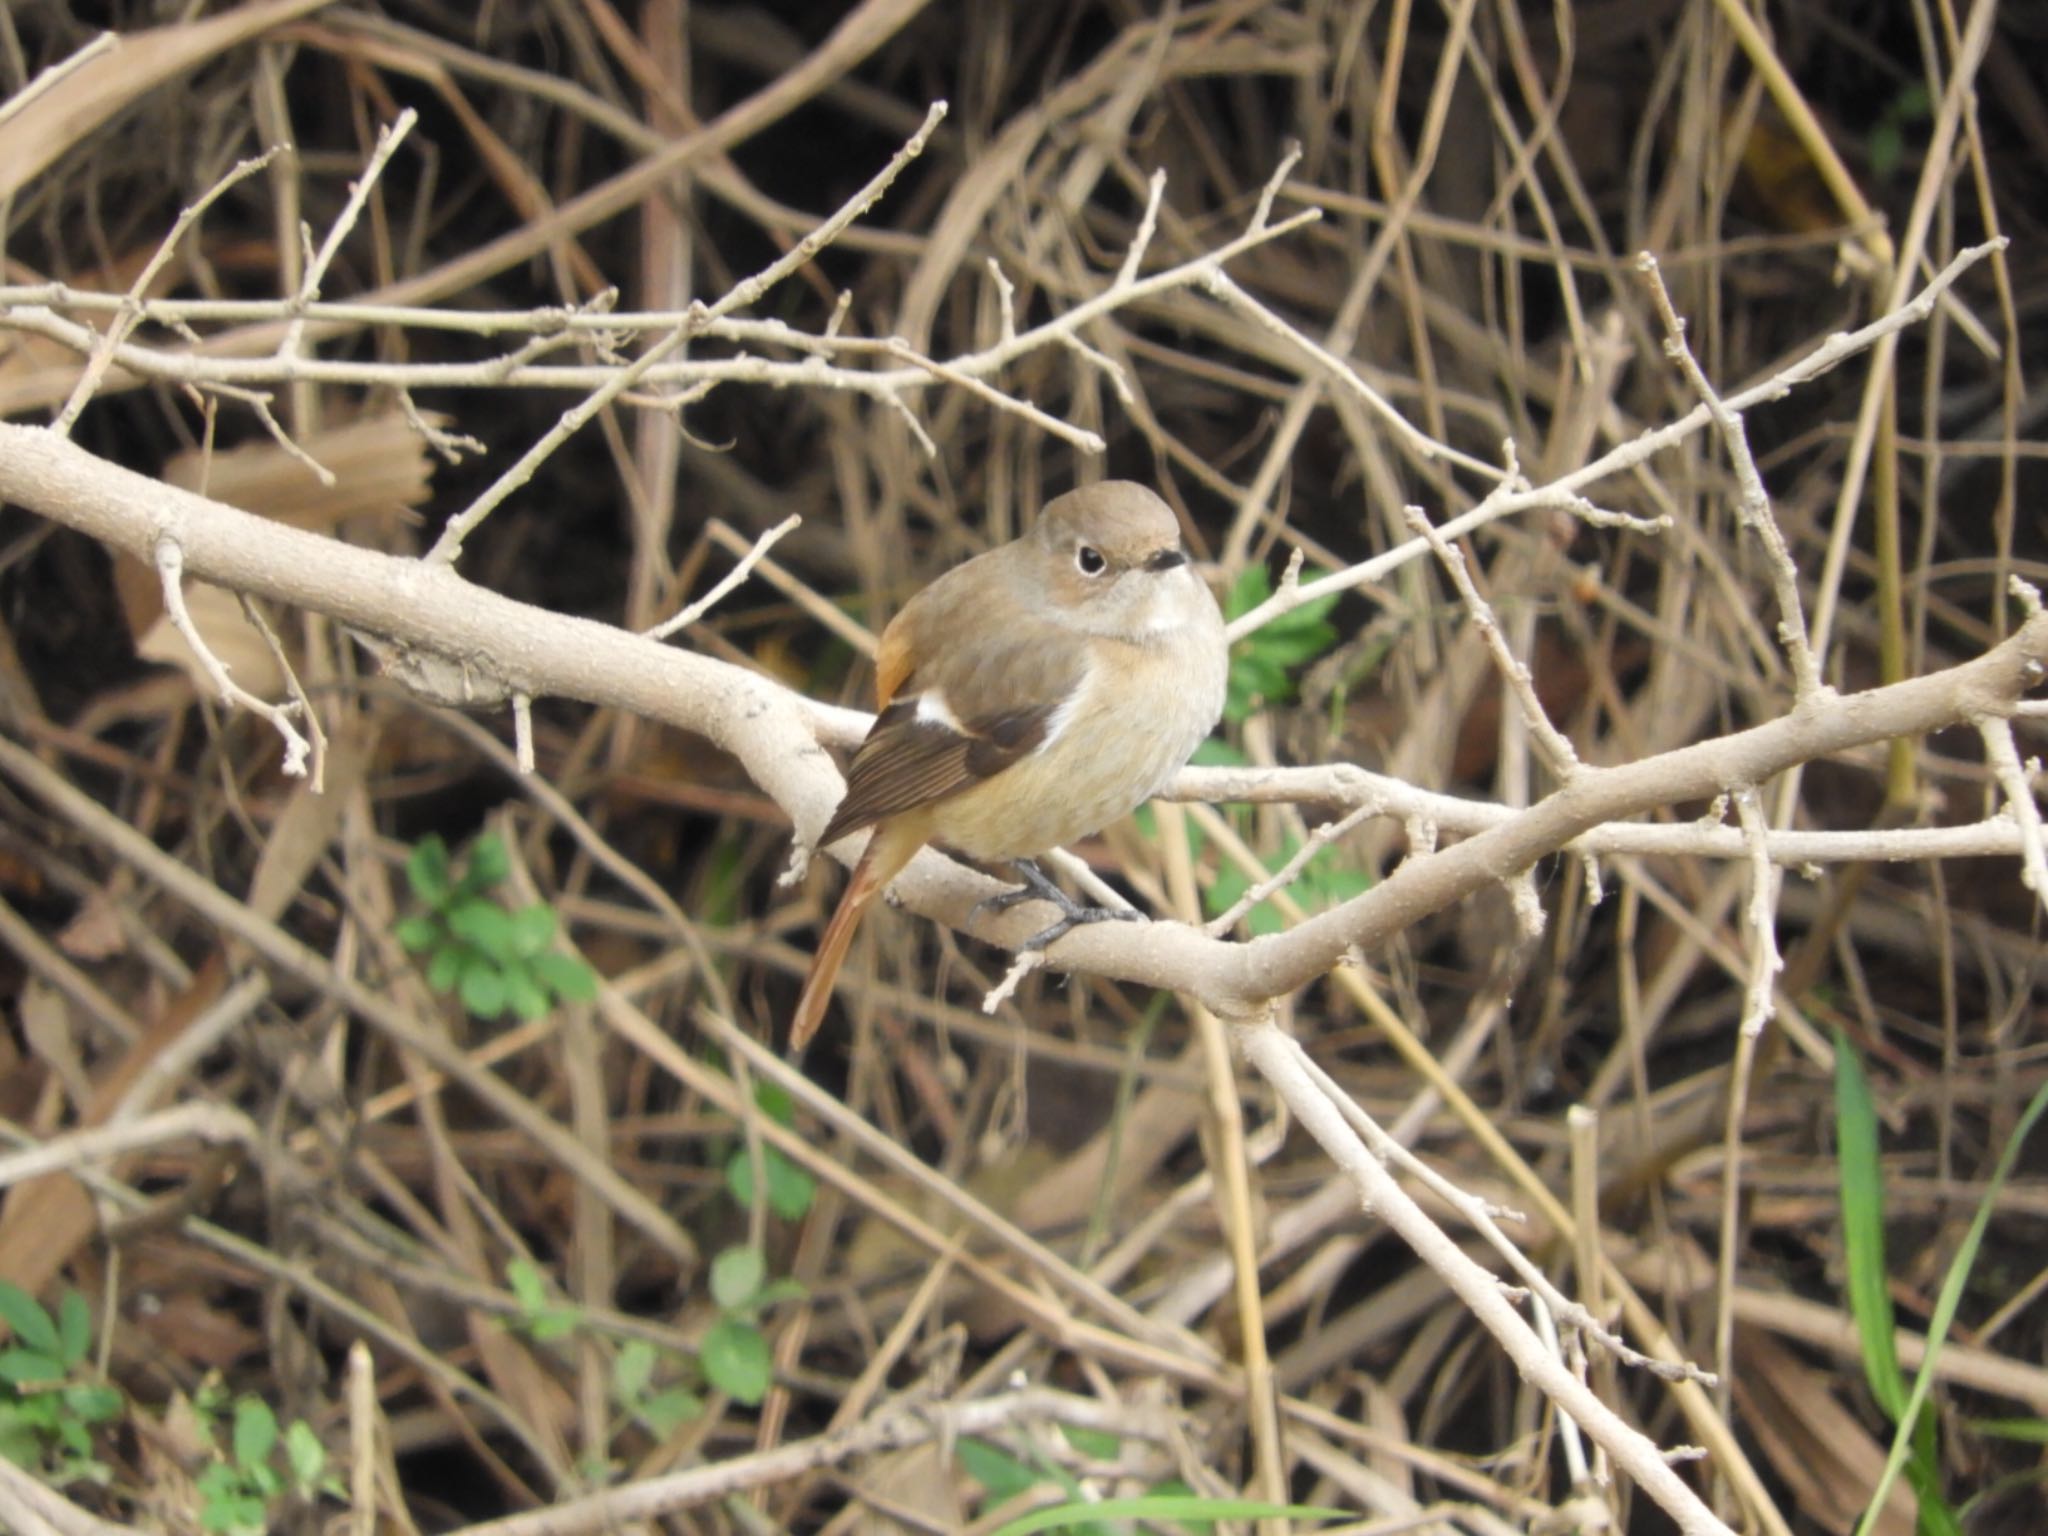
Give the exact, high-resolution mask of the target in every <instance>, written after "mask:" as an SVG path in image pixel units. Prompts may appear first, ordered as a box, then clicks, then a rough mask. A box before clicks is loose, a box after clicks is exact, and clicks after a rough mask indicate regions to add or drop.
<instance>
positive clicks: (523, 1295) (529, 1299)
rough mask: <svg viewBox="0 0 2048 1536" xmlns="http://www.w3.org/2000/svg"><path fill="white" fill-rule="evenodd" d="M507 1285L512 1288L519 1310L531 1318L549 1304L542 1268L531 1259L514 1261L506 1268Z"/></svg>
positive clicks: (513, 1297)
mask: <svg viewBox="0 0 2048 1536" xmlns="http://www.w3.org/2000/svg"><path fill="white" fill-rule="evenodd" d="M505 1283H506V1284H507V1285H509V1286H510V1287H511V1288H512V1299H513V1300H514V1301H516V1302H518V1303H519V1310H520V1311H522V1312H524V1313H525V1314H526V1315H527V1316H529V1317H531V1316H532V1315H533V1314H534V1313H536V1312H539V1311H540V1310H542V1309H543V1308H544V1307H546V1306H547V1304H548V1287H547V1282H546V1281H545V1280H543V1279H542V1278H541V1273H540V1267H539V1266H538V1265H537V1264H535V1263H534V1262H533V1261H532V1260H531V1259H514V1260H513V1261H512V1262H511V1263H509V1264H507V1265H506V1266H505Z"/></svg>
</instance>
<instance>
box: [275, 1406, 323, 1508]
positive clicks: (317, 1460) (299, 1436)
mask: <svg viewBox="0 0 2048 1536" xmlns="http://www.w3.org/2000/svg"><path fill="white" fill-rule="evenodd" d="M284 1459H285V1461H286V1463H287V1464H288V1465H289V1466H290V1467H291V1469H292V1481H293V1483H294V1484H296V1485H297V1486H298V1488H299V1489H300V1490H301V1491H305V1492H310V1491H311V1490H312V1489H313V1488H315V1487H316V1486H318V1484H319V1482H320V1478H321V1475H322V1474H323V1473H325V1472H326V1471H327V1447H326V1446H324V1445H322V1444H321V1443H320V1437H319V1436H318V1435H316V1434H314V1433H313V1426H312V1425H310V1424H308V1423H307V1422H306V1421H305V1420H304V1419H294V1420H292V1427H291V1428H290V1429H288V1430H286V1431H285V1432H284Z"/></svg>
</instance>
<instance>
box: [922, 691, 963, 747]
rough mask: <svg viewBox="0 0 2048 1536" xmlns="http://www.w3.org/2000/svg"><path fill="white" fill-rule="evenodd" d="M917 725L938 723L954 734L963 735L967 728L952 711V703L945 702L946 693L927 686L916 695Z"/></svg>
mask: <svg viewBox="0 0 2048 1536" xmlns="http://www.w3.org/2000/svg"><path fill="white" fill-rule="evenodd" d="M914 718H915V719H916V720H917V723H918V724H919V725H938V726H943V727H945V728H946V729H947V730H949V731H951V732H952V733H953V734H954V735H955V736H965V735H966V734H967V728H966V727H965V726H963V725H961V723H960V717H959V716H958V715H956V714H954V713H953V707H952V705H950V704H948V703H947V702H946V695H945V694H944V692H942V691H941V690H939V689H937V688H927V689H926V690H925V691H924V692H923V693H920V694H919V695H918V696H917V714H916V716H915V717H914Z"/></svg>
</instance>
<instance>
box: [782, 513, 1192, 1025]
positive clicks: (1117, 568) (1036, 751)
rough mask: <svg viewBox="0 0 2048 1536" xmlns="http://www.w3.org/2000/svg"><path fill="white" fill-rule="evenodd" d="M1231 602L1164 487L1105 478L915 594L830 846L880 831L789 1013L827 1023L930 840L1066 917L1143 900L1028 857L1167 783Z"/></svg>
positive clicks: (883, 666) (892, 636)
mask: <svg viewBox="0 0 2048 1536" xmlns="http://www.w3.org/2000/svg"><path fill="white" fill-rule="evenodd" d="M1229 656H1230V651H1229V642H1228V639H1227V638H1226V636H1225V634H1224V628H1223V615H1222V612H1221V611H1220V610H1219V609H1218V608H1217V606H1216V599H1215V596H1214V595H1213V594H1212V593H1211V592H1210V591H1209V588H1208V586H1207V585H1206V584H1205V583H1204V582H1203V580H1202V578H1201V576H1200V574H1199V573H1198V572H1197V571H1196V570H1195V568H1194V566H1193V565H1192V564H1191V563H1190V562H1189V559H1188V552H1187V549H1186V546H1185V545H1183V544H1182V542H1181V536H1180V522H1179V519H1177V518H1176V517H1175V516H1174V513H1173V510H1172V509H1171V508H1170V507H1168V506H1167V504H1166V503H1165V502H1164V501H1162V500H1161V499H1160V498H1159V497H1158V496H1157V495H1156V494H1155V493H1154V492H1153V491H1151V490H1150V489H1148V488H1147V487H1145V486H1143V485H1139V484H1137V483H1136V482H1134V481H1128V480H1109V481H1102V482H1099V483H1097V484H1094V485H1088V486H1083V487H1081V488H1080V489H1078V490H1073V491H1069V492H1067V493H1066V494H1065V495H1063V496H1058V497H1055V498H1054V499H1053V500H1052V501H1051V502H1049V503H1047V505H1046V507H1045V510H1044V512H1043V513H1041V514H1040V516H1039V518H1038V521H1037V522H1036V523H1035V524H1033V526H1032V527H1031V528H1030V529H1028V530H1027V531H1026V532H1024V533H1023V534H1021V535H1020V536H1019V537H1017V538H1016V539H1014V540H1012V541H1011V542H1010V543H1007V544H1004V545H1001V546H999V547H997V548H995V549H992V550H988V551H987V552H985V553H983V554H980V555H976V556H975V557H974V558H973V559H971V560H968V561H966V562H964V563H963V564H960V565H957V566H955V567H953V568H952V569H951V570H949V571H947V572H946V573H945V574H943V575H941V576H940V577H938V578H937V579H936V580H934V581H933V582H932V583H931V584H930V585H929V586H927V587H925V588H924V589H923V590H922V591H920V592H919V593H917V595H916V596H914V597H912V598H911V599H910V601H909V602H907V603H905V604H904V605H903V608H902V610H901V611H900V612H898V613H897V615H896V617H895V618H894V619H893V620H891V621H890V623H889V625H888V626H887V628H885V629H884V630H883V631H882V638H881V641H880V643H879V645H878V646H877V648H876V656H875V707H876V710H877V714H876V718H875V723H874V726H873V727H872V728H871V729H870V730H869V731H868V734H867V736H866V738H865V739H864V740H863V741H862V742H861V744H860V747H859V748H858V750H857V751H856V752H855V753H854V757H853V761H852V763H851V764H850V765H849V767H848V769H847V774H846V793H845V795H844V796H843V797H842V798H841V799H840V802H839V805H838V808H837V809H836V810H835V811H834V812H833V813H832V818H831V820H830V821H829V822H828V823H827V824H826V826H825V829H824V831H823V833H822V834H821V835H820V836H819V838H818V841H817V844H816V846H818V847H820V848H828V847H830V846H832V845H833V844H835V843H837V842H838V841H839V840H840V839H841V838H844V837H849V836H852V835H853V834H855V833H857V832H861V831H863V830H867V829H872V833H871V835H870V837H869V838H868V842H867V845H866V847H865V848H864V849H863V850H862V852H861V854H860V857H859V859H858V860H857V861H856V862H855V864H854V867H853V875H852V878H851V879H850V880H849V881H848V882H847V886H846V890H845V892H844V893H843V894H842V895H841V897H840V899H839V904H838V906H837V907H836V908H835V909H834V911H833V913H832V916H831V919H830V920H829V921H828V922H827V923H826V925H825V931H824V933H823V935H822V936H821V937H820V939H819V941H818V948H817V952H816V954H815V955H814V956H813V958H812V960H811V964H810V968H809V970H808V972H807V973H806V975H805V977H804V984H803V990H802V992H801V993H800V994H799V996H798V999H797V1005H796V1011H795V1014H794V1017H793V1020H792V1024H791V1028H790V1044H791V1047H792V1048H793V1049H797V1050H801V1049H802V1048H803V1047H804V1045H806V1044H807V1043H808V1042H809V1040H810V1039H811V1037H812V1036H813V1035H814V1034H815V1033H816V1032H817V1029H818V1025H819V1023H820V1022H821V1021H822V1020H823V1018H824V1015H825V1009H826V1005H827V1004H828V1003H829V1002H830V1001H831V997H832V989H833V984H834V982H835V980H836V978H837V977H838V974H839V968H840V965H841V964H842V963H843V962H844V960H845V958H846V951H847V946H848V945H849V944H851V943H852V941H853V935H854V932H855V930H856V929H857V928H858V927H859V925H860V920H861V918H862V916H863V915H864V914H865V913H866V912H867V910H868V908H869V907H871V906H872V905H873V904H874V901H875V898H876V897H878V896H879V895H881V893H882V892H883V890H884V889H885V888H886V887H887V886H888V884H889V882H890V881H891V880H893V879H894V878H895V877H896V875H897V873H898V872H899V871H901V870H902V868H903V867H904V866H905V865H906V864H908V863H909V862H910V860H911V859H912V858H913V857H914V856H915V855H916V853H917V851H918V850H919V849H920V848H922V847H924V846H925V845H926V844H928V843H929V844H934V845H936V846H937V847H939V848H941V849H943V850H945V851H947V852H950V853H953V854H956V855H958V856H960V857H962V858H964V859H965V860H966V861H967V862H969V863H971V864H974V865H976V866H977V867H982V868H984V869H987V868H990V867H992V866H1009V867H1010V868H1012V869H1013V870H1015V871H1016V873H1017V875H1018V877H1019V878H1020V879H1021V880H1022V881H1023V882H1024V883H1023V885H1022V886H1021V887H1019V888H1017V889H1014V890H1011V891H1008V892H1005V893H1004V894H1002V895H1000V896H997V897H994V898H992V899H991V900H990V901H989V902H987V903H984V905H989V906H993V907H996V908H999V909H1000V908H1003V907H1008V906H1012V905H1015V904H1017V903H1019V902H1022V901H1027V900H1032V899H1034V898H1042V899H1045V900H1048V901H1052V902H1053V903H1054V904H1055V905H1057V906H1059V907H1060V909H1061V911H1062V913H1063V915H1062V917H1061V919H1060V920H1059V921H1058V922H1055V923H1054V924H1052V925H1051V926H1050V927H1048V928H1046V929H1045V930H1043V931H1042V932H1040V933H1037V934H1034V935H1033V936H1032V937H1031V938H1030V939H1028V940H1026V941H1025V944H1024V945H1023V946H1022V947H1023V948H1025V949H1041V948H1044V947H1045V946H1046V945H1048V944H1050V943H1052V942H1053V940H1055V939H1057V938H1059V937H1060V936H1061V935H1062V934H1064V933H1066V932H1067V931H1068V930H1069V929H1071V928H1072V927H1074V926H1075V925H1076V924H1078V923H1084V922H1092V921H1095V920H1097V919H1098V918H1104V917H1128V916H1131V915H1133V914H1131V913H1128V912H1123V911H1119V910H1115V909H1109V908H1101V907H1083V906H1080V905H1078V904H1077V903H1075V902H1073V901H1072V900H1071V899H1070V898H1068V897H1067V896H1066V895H1065V893H1064V892H1062V891H1061V890H1060V889H1059V887H1058V886H1056V885H1054V884H1053V883H1052V882H1051V881H1050V880H1049V879H1048V878H1047V877H1046V876H1045V874H1044V873H1043V871H1042V870H1040V869H1039V868H1038V866H1037V865H1036V864H1035V863H1034V862H1032V861H1033V859H1034V858H1035V857H1036V856H1037V855H1040V854H1044V853H1046V852H1049V851H1050V850H1052V849H1054V848H1057V847H1059V846H1060V845H1061V844H1063V843H1068V842H1072V841H1073V840H1074V839H1076V838H1080V837H1085V836H1087V835H1088V834H1090V833H1093V832H1096V831H1099V830H1101V829H1102V828H1103V827H1105V826H1107V825H1109V824H1110V823H1111V822H1113V821H1115V820H1117V819H1118V818H1119V817H1121V816H1124V815H1126V814H1127V813H1129V812H1130V811H1132V810H1134V809H1136V808H1137V807H1138V806H1139V805H1141V804H1143V803H1144V802H1145V801H1146V800H1148V799H1150V798H1151V797H1152V796H1153V795H1154V794H1156V793H1157V792H1158V791H1159V790H1160V789H1162V788H1164V787H1165V785H1166V784H1167V782H1168V781H1169V780H1170V779H1172V777H1173V776H1174V774H1176V773H1177V772H1179V771H1180V769H1181V767H1182V766H1183V765H1184V764H1185V763H1186V762H1187V760H1188V758H1189V757H1190V756H1191V755H1192V754H1193V752H1194V750H1195V748H1196V747H1198V746H1200V745H1201V743H1202V741H1203V740H1204V739H1205V738H1206V737H1207V736H1208V735H1209V733H1210V732H1211V731H1212V730H1214V729H1215V727H1216V722H1217V720H1218V719H1220V718H1221V716H1222V713H1223V697H1224V690H1225V684H1226V681H1227V677H1228V672H1229Z"/></svg>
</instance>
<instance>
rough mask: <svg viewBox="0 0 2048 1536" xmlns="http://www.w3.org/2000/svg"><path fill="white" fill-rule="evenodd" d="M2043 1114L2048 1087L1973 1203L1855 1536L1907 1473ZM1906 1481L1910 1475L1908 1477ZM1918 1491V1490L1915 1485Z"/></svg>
mask: <svg viewBox="0 0 2048 1536" xmlns="http://www.w3.org/2000/svg"><path fill="white" fill-rule="evenodd" d="M2044 1112H2048V1083H2044V1084H2043V1085H2042V1086H2041V1087H2040V1088H2038V1089H2036V1090H2035V1093H2034V1096H2033V1098H2031V1099H2029V1100H2028V1101H2027V1107H2026V1110H2025V1111H2024V1112H2023V1113H2022V1114H2021V1115H2020V1118H2019V1123H2018V1124H2016V1125H2015V1126H2014V1127H2013V1128H2012V1134H2011V1135H2009V1136H2008V1137H2006V1140H2005V1146H2004V1148H2003V1150H2001V1151H2000V1152H1999V1154H1998V1166H1997V1167H1996V1168H1994V1169H1993V1170H1992V1172H1991V1178H1990V1180H1989V1182H1987V1183H1986V1184H1985V1186H1984V1193H1983V1195H1982V1196H1981V1197H1980V1198H1979V1200H1978V1202H1977V1214H1976V1215H1975V1216H1973V1217H1972V1218H1971V1220H1970V1230H1969V1231H1968V1232H1967V1233H1965V1234H1964V1236H1963V1241H1962V1244H1961V1245H1960V1246H1959V1247H1958V1248H1957V1249H1956V1251H1955V1254H1954V1256H1953V1257H1952V1258H1950V1260H1949V1265H1948V1273H1947V1274H1946V1275H1944V1276H1943V1277H1942V1282H1941V1291H1940V1293H1939V1294H1938V1295H1937V1296H1936V1297H1935V1301H1934V1312H1933V1315H1932V1316H1931V1317H1929V1318H1928V1321H1927V1343H1926V1347H1925V1350H1924V1353H1923V1354H1922V1357H1921V1361H1920V1369H1919V1372H1918V1373H1917V1374H1916V1375H1915V1376H1914V1378H1913V1391H1912V1394H1911V1395H1910V1396H1909V1397H1908V1398H1907V1399H1906V1412H1905V1415H1904V1417H1903V1418H1902V1420H1901V1422H1900V1424H1899V1427H1898V1430H1897V1432H1896V1433H1895V1434H1894V1435H1893V1437H1892V1448H1891V1454H1890V1456H1889V1457H1888V1458H1887V1459H1886V1461H1885V1468H1884V1475H1883V1476H1882V1477H1880V1478H1879V1479H1878V1482H1877V1487H1876V1489H1875V1490H1874V1491H1873V1492H1872V1494H1871V1496H1870V1503H1869V1505H1868V1506H1867V1507H1866V1508H1865V1509H1864V1511H1863V1519H1862V1520H1861V1522H1859V1524H1858V1525H1857V1527H1856V1530H1857V1536H1868V1532H1869V1531H1870V1530H1871V1529H1872V1528H1873V1527H1874V1526H1875V1524H1876V1522H1877V1513H1878V1511H1879V1510H1881V1509H1882V1508H1884V1503H1885V1500H1886V1498H1887V1497H1889V1495H1890V1493H1891V1488H1892V1484H1893V1483H1894V1482H1896V1481H1897V1480H1898V1475H1899V1472H1900V1471H1901V1470H1903V1469H1906V1468H1907V1467H1908V1455H1909V1452H1910V1451H1911V1450H1912V1448H1913V1446H1912V1440H1913V1426H1916V1425H1917V1424H1918V1422H1919V1418H1920V1410H1921V1408H1922V1407H1923V1406H1924V1405H1925V1404H1926V1402H1927V1396H1928V1393H1930V1392H1931V1391H1932V1390H1933V1388H1934V1380H1935V1368H1936V1366H1937V1364H1938V1363H1939V1361H1940V1359H1941V1349H1942V1345H1943V1343H1944V1342H1945V1341H1946V1340H1947V1338H1948V1330H1949V1327H1950V1325H1951V1324H1952V1323H1954V1322H1955V1316H1956V1307H1957V1305H1958V1304H1959V1303H1960V1302H1961V1300H1962V1296H1963V1287H1964V1286H1965V1285H1966V1284H1968V1282H1969V1278H1970V1271H1971V1270H1972V1269H1973V1268H1975V1266H1976V1263H1977V1255H1978V1253H1979V1252H1980V1251H1981V1250H1982V1248H1983V1245H1984V1232H1985V1229H1986V1228H1987V1227H1989V1226H1990V1224H1991V1213H1992V1211H1993V1210H1995V1209H1996V1208H1997V1206H1998V1201H1999V1198H2000V1196H2001V1195H2003V1194H2004V1192H2005V1181H2006V1179H2007V1178H2008V1177H2010V1176H2011V1174H2012V1166H2013V1163H2014V1161H2015V1160H2016V1159H2017V1158H2018V1157H2019V1153H2020V1148H2021V1147H2022V1146H2024V1145H2025V1143H2026V1140H2027V1137H2028V1136H2030V1135H2031V1134H2032V1133H2033V1130H2034V1126H2035V1125H2036V1124H2037V1123H2038V1122H2039V1121H2040V1119H2041V1116H2042V1114H2043V1113H2044ZM1909 1475H1910V1473H1909ZM1916 1486H1917V1485H1916ZM1940 1516H1946V1517H1947V1518H1948V1520H1949V1521H1951V1522H1952V1521H1953V1520H1954V1517H1953V1516H1952V1515H1949V1513H1948V1510H1947V1508H1946V1506H1945V1505H1944V1506H1939V1508H1938V1511H1937V1518H1939V1517H1940ZM1927 1519H1928V1507H1927V1505H1926V1504H1925V1503H1923V1504H1922V1506H1921V1524H1922V1527H1923V1529H1924V1528H1925V1527H1926V1524H1927Z"/></svg>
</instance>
